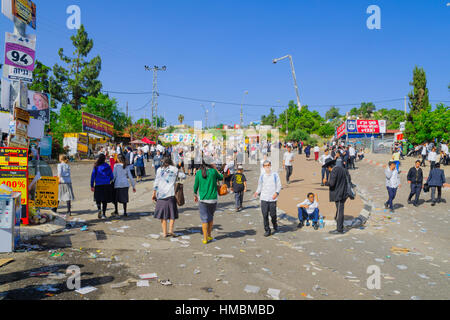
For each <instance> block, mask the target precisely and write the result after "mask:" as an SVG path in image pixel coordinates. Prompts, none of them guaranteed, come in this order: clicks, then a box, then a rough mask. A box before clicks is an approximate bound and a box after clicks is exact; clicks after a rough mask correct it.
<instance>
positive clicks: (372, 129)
mask: <svg viewBox="0 0 450 320" xmlns="http://www.w3.org/2000/svg"><path fill="white" fill-rule="evenodd" d="M357 127H358V133H374V134H379V133H381V132H380V125H379V123H378V120H357Z"/></svg>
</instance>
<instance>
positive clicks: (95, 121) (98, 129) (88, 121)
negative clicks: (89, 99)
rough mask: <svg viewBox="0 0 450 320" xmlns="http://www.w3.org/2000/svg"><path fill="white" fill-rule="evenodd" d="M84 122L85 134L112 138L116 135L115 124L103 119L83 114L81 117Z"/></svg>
mask: <svg viewBox="0 0 450 320" xmlns="http://www.w3.org/2000/svg"><path fill="white" fill-rule="evenodd" d="M81 118H82V121H83V132H90V133H94V134H98V135H100V136H104V137H108V138H112V137H113V135H114V132H113V130H114V124H113V123H112V122H109V121H107V120H105V119H103V118H100V117H97V116H94V115H93V114H89V113H86V112H83V113H82V115H81Z"/></svg>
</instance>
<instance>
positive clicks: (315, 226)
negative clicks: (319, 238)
mask: <svg viewBox="0 0 450 320" xmlns="http://www.w3.org/2000/svg"><path fill="white" fill-rule="evenodd" d="M314 230H316V231H317V230H319V223H317V222H315V223H314Z"/></svg>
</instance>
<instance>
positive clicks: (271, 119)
mask: <svg viewBox="0 0 450 320" xmlns="http://www.w3.org/2000/svg"><path fill="white" fill-rule="evenodd" d="M277 121H278V119H277V116H276V114H275V110H274V109H273V108H270V113H269V115H268V116H262V117H261V124H262V125H263V126H273V127H274V126H276V124H277Z"/></svg>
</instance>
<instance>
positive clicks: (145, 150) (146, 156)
mask: <svg viewBox="0 0 450 320" xmlns="http://www.w3.org/2000/svg"><path fill="white" fill-rule="evenodd" d="M149 151H150V148H149V147H148V144H146V145H145V146H143V147H142V152H143V153H144V156H145V158H146V159H147V162H150V157H149V154H148V153H149Z"/></svg>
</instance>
